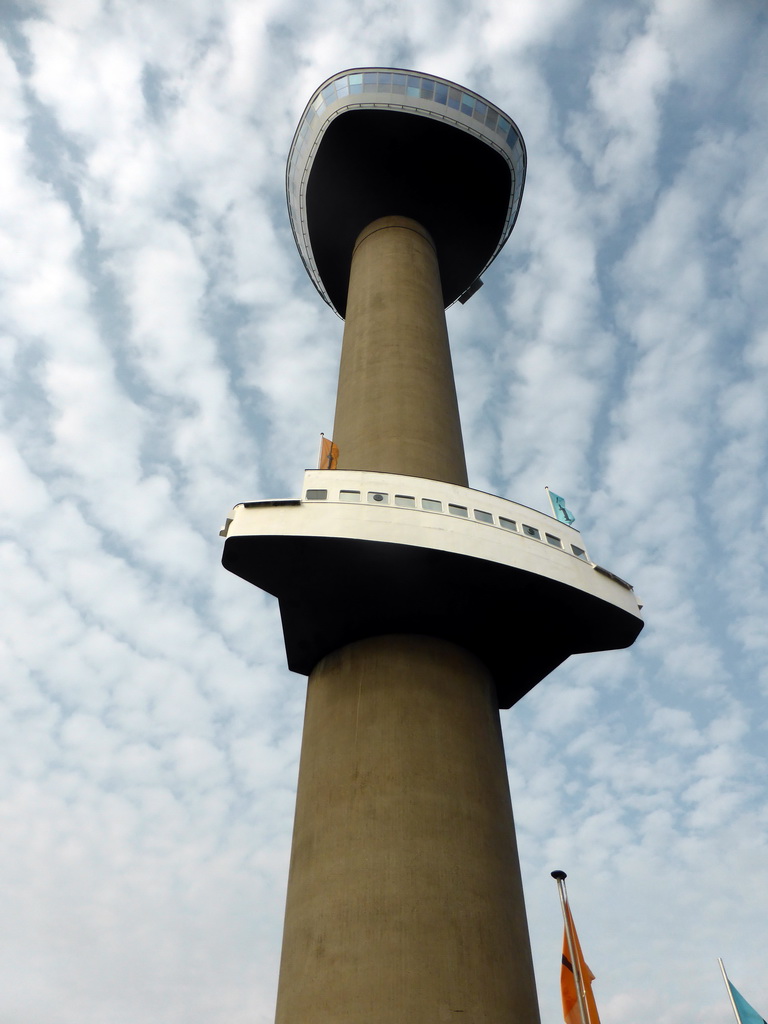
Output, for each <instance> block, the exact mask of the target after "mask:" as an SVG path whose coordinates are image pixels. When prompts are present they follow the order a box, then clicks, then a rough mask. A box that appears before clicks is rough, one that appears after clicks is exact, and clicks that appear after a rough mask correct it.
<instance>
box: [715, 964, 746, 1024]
mask: <svg viewBox="0 0 768 1024" xmlns="http://www.w3.org/2000/svg"><path fill="white" fill-rule="evenodd" d="M717 962H718V963H719V964H720V970H721V971H722V974H723V984H724V985H725V991H726V992H727V993H728V998H729V999H730V1001H731V1006H732V1007H733V1012H734V1014H735V1015H736V1020H737V1021H738V1024H741V1016H740V1015H739V1011H738V1008H737V1006H736V1000H735V999H734V998H733V992H731V986H730V985H729V984H728V975H727V974H726V973H725V964H724V963H723V961H722V959H721V958H720V957H718V958H717Z"/></svg>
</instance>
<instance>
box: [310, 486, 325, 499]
mask: <svg viewBox="0 0 768 1024" xmlns="http://www.w3.org/2000/svg"><path fill="white" fill-rule="evenodd" d="M327 497H328V491H326V490H322V489H320V488H319V487H315V488H310V490H308V491H307V501H325V499H326V498H327Z"/></svg>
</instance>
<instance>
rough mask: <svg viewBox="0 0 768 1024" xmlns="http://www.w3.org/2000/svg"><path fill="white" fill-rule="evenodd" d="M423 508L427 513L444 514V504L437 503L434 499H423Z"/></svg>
mask: <svg viewBox="0 0 768 1024" xmlns="http://www.w3.org/2000/svg"><path fill="white" fill-rule="evenodd" d="M421 507H422V508H423V509H425V510H426V511H427V512H442V511H443V503H442V501H435V499H434V498H422V499H421Z"/></svg>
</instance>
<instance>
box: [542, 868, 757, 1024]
mask: <svg viewBox="0 0 768 1024" xmlns="http://www.w3.org/2000/svg"><path fill="white" fill-rule="evenodd" d="M550 873H551V875H552V877H553V878H554V880H555V881H556V882H557V891H558V894H559V896H560V909H561V910H562V912H563V924H564V926H565V938H566V941H567V943H568V954H569V956H570V960H571V970H572V971H573V980H574V982H575V988H576V1002H577V1003H578V1004H579V1016H580V1017H581V1024H590V1021H589V1010H588V1009H587V1006H586V1001H585V999H584V985H583V982H582V980H581V964H580V963H579V962H578V957H577V956H576V949H575V945H574V941H573V933H572V931H571V922H570V919H569V917H568V914H567V913H566V909H565V908H566V906H567V903H568V894H567V893H566V891H565V880H566V878H567V877H568V876H567V875H566V873H565V872H564V871H552V872H550ZM739 1024H741V1021H739Z"/></svg>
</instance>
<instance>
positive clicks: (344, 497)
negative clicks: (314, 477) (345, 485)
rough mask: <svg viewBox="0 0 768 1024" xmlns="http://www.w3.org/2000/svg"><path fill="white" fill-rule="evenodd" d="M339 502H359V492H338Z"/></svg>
mask: <svg viewBox="0 0 768 1024" xmlns="http://www.w3.org/2000/svg"><path fill="white" fill-rule="evenodd" d="M339 501H360V491H339Z"/></svg>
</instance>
